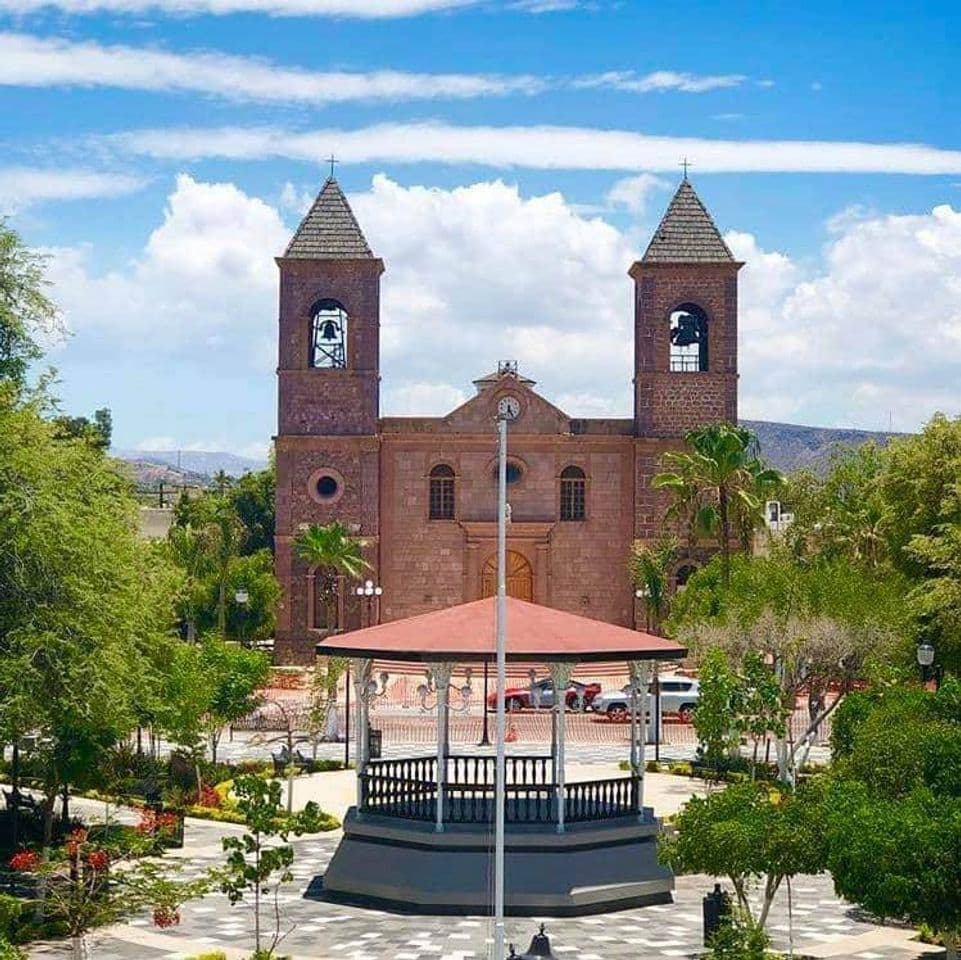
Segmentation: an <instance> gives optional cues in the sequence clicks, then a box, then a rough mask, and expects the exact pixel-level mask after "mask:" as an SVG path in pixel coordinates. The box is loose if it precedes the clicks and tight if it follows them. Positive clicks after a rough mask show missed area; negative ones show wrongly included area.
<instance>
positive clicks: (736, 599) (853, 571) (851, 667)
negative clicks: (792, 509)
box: [669, 550, 911, 782]
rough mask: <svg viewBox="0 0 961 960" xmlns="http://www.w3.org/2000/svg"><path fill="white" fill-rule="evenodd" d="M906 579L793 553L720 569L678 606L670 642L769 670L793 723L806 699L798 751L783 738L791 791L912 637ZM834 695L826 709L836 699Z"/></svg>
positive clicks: (709, 570) (782, 766) (704, 574)
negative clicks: (858, 692)
mask: <svg viewBox="0 0 961 960" xmlns="http://www.w3.org/2000/svg"><path fill="white" fill-rule="evenodd" d="M904 593H905V585H904V581H903V579H902V578H901V577H899V576H898V575H896V574H893V573H890V572H887V571H884V570H873V569H871V568H866V567H857V566H854V565H853V564H851V563H850V562H848V561H845V560H836V561H828V560H816V561H812V562H799V561H798V560H797V559H795V558H794V557H793V556H791V555H790V554H789V553H788V552H787V551H781V550H774V551H773V552H772V553H771V554H770V556H767V557H746V556H739V557H736V558H734V559H733V560H732V561H731V565H730V568H729V571H727V573H726V572H725V570H724V568H723V565H722V562H721V560H720V559H717V560H714V561H712V562H711V563H710V564H708V565H707V566H706V567H704V568H702V569H701V570H699V571H698V572H697V573H696V574H695V575H694V576H693V577H692V578H691V580H690V581H689V582H688V586H687V589H686V590H685V591H684V592H683V593H682V594H681V595H679V596H678V597H677V598H676V599H675V601H674V606H673V610H672V614H671V620H670V623H669V629H670V632H671V634H672V636H675V637H677V638H678V639H679V640H681V641H682V642H684V643H685V644H687V645H688V646H690V647H691V648H692V650H693V651H694V653H695V654H696V655H700V656H703V655H704V654H705V653H706V652H707V651H709V650H711V649H712V648H714V647H720V648H722V649H724V650H725V651H726V652H727V653H728V655H729V656H730V657H731V659H732V662H735V663H737V664H742V663H743V662H744V657H745V655H746V654H748V653H754V654H757V655H759V656H760V657H761V658H762V660H763V662H764V663H766V664H770V665H771V667H772V669H773V671H774V676H775V677H776V678H777V681H778V684H779V686H780V689H781V697H782V706H783V710H784V713H785V715H788V714H790V713H791V712H792V711H793V709H794V704H795V701H796V698H797V697H798V696H799V695H800V694H801V693H802V692H807V693H808V697H809V704H810V723H809V725H808V727H807V730H806V731H805V732H804V733H803V734H802V736H801V737H799V738H798V739H797V740H796V741H795V742H794V743H793V744H792V743H789V742H788V740H787V738H786V736H785V735H781V736H778V737H777V740H776V746H777V758H778V768H779V775H780V776H781V778H782V779H783V780H785V781H787V782H793V781H794V780H795V778H796V776H797V772H798V770H799V768H800V767H801V766H802V765H803V764H804V762H805V760H806V758H807V756H808V754H809V752H810V749H811V746H812V745H813V743H814V740H815V737H816V735H817V731H818V730H819V729H820V728H821V726H822V724H823V723H824V722H825V720H826V719H827V717H828V716H829V715H830V714H831V712H832V711H833V710H834V709H835V708H836V706H837V705H838V704H839V703H840V702H841V700H842V699H843V697H844V696H845V694H846V693H847V692H848V691H849V690H850V687H851V684H852V682H853V681H854V680H856V679H859V678H861V677H863V676H865V675H866V674H867V672H868V671H869V669H870V667H871V665H872V663H873V662H877V661H882V662H883V661H885V660H887V659H889V658H890V657H891V656H892V655H893V653H894V652H895V651H897V650H898V649H899V648H900V647H901V646H902V645H903V644H904V643H905V642H906V639H905V638H906V637H908V636H909V635H910V632H911V619H910V616H909V614H908V611H906V609H905V604H904ZM832 689H833V690H835V691H836V694H835V697H834V699H833V700H832V701H831V702H828V691H830V690H832Z"/></svg>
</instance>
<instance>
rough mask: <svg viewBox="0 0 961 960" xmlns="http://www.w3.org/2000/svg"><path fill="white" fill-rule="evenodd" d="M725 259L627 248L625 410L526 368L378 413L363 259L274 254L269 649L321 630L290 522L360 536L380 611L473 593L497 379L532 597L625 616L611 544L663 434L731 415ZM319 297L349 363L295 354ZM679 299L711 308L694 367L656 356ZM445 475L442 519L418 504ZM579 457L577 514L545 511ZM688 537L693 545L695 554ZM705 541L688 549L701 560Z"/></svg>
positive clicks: (650, 522) (622, 543)
mask: <svg viewBox="0 0 961 960" xmlns="http://www.w3.org/2000/svg"><path fill="white" fill-rule="evenodd" d="M738 268H739V264H719V265H718V264H713V265H695V266H670V265H658V266H656V267H652V266H648V265H644V266H640V265H637V264H636V265H635V267H634V268H632V271H631V274H632V276H634V278H635V282H636V355H635V359H636V376H635V405H636V408H635V419H634V421H633V428H632V426H631V422H630V421H629V422H627V423H625V422H624V421H615V420H611V421H591V420H574V421H572V420H571V419H570V417H569V416H568V415H567V414H566V413H565V412H564V411H561V410H560V409H558V408H557V407H556V406H554V405H553V404H551V403H549V402H548V401H547V400H545V399H544V398H542V397H540V396H538V395H537V394H535V393H534V392H533V391H532V390H531V389H530V388H529V387H527V386H525V385H524V384H522V383H520V382H518V381H515V380H512V379H508V380H505V381H502V383H500V384H497V385H496V386H493V387H489V388H487V389H486V390H485V391H484V392H483V393H482V394H480V395H478V396H475V397H474V398H472V399H471V400H470V401H468V402H467V403H465V404H464V405H462V406H461V407H459V408H458V409H457V410H454V411H452V412H451V413H450V414H448V415H447V416H446V417H439V418H407V419H392V420H388V421H380V420H379V419H378V391H379V360H378V351H379V276H380V272H381V271H382V269H383V265H382V264H381V262H380V261H379V260H368V261H307V262H297V261H282V262H281V299H280V304H281V308H280V366H279V369H278V377H279V436H278V438H277V446H276V450H277V474H278V478H277V574H278V577H279V578H280V581H281V585H282V588H283V599H282V601H281V604H280V609H279V610H278V630H277V648H276V657H277V659H278V660H279V661H281V662H310V661H312V659H313V648H314V644H315V642H316V640H317V639H319V635H318V634H316V633H315V632H312V631H311V625H310V624H309V623H308V613H309V606H310V605H309V599H308V596H307V590H308V579H307V577H308V570H307V567H306V565H305V564H304V563H303V562H302V561H300V560H299V559H298V558H297V557H296V556H295V555H294V551H293V548H292V542H293V538H294V537H295V536H296V533H297V531H298V528H299V526H300V525H302V524H309V523H327V522H330V521H331V520H339V521H341V522H344V523H346V524H348V525H349V526H352V527H353V529H355V530H356V532H357V533H359V534H360V535H361V536H363V537H365V538H367V539H368V541H369V546H368V549H367V555H368V558H369V559H370V562H371V563H372V566H373V570H372V573H371V576H373V577H374V578H375V579H377V580H378V581H379V582H380V584H381V586H382V587H383V588H384V595H383V600H382V601H381V608H380V616H381V619H382V620H384V621H388V620H395V619H399V618H403V617H408V616H412V615H415V614H418V613H423V612H426V611H429V610H434V609H440V608H443V607H446V606H450V605H452V604H455V603H461V602H464V601H467V600H472V599H476V598H477V597H479V596H480V595H481V583H482V570H483V567H484V564H485V562H486V561H487V560H488V559H489V558H490V557H491V556H492V555H493V554H494V552H495V549H496V539H495V537H496V489H497V487H496V480H495V468H496V454H497V441H496V432H495V427H494V416H495V411H496V406H497V401H498V399H499V398H500V397H501V396H503V395H504V394H505V393H511V394H513V395H514V396H516V397H518V398H519V399H520V400H521V415H520V417H519V419H518V420H517V422H516V423H514V424H512V425H511V429H510V440H509V451H510V456H511V457H512V458H513V459H515V460H516V461H517V462H518V463H519V465H520V467H521V469H522V471H523V476H522V479H521V481H520V482H519V483H517V484H515V485H511V486H510V487H509V488H508V499H509V501H510V504H511V508H512V523H511V526H510V528H509V531H508V549H509V550H512V551H515V552H517V553H519V554H520V555H522V556H523V557H524V558H526V559H527V561H528V562H529V564H530V566H531V569H532V575H533V576H532V586H533V597H534V600H535V602H538V603H544V604H548V605H550V606H554V607H557V608H559V609H564V610H569V611H571V612H574V613H579V614H582V615H585V616H588V617H594V618H596V619H600V620H605V621H608V622H613V623H619V624H623V625H627V626H631V625H633V624H634V622H635V602H634V596H633V588H632V586H631V583H630V580H629V577H628V575H627V558H628V554H629V550H630V545H631V541H632V539H634V538H639V539H651V538H653V537H654V536H656V534H657V532H658V530H659V529H660V526H661V523H662V518H663V515H664V512H665V510H666V509H667V507H668V505H669V503H670V496H669V495H668V494H667V493H665V492H663V491H656V490H654V489H652V487H651V478H652V477H653V475H654V474H655V473H657V472H658V470H659V469H660V458H661V456H662V455H663V453H664V452H665V451H666V450H669V449H674V448H677V447H678V446H679V441H678V439H677V438H679V437H680V436H681V435H682V434H683V433H684V431H686V430H688V429H690V428H692V427H695V426H698V425H700V424H702V423H705V422H708V421H712V420H717V419H721V418H725V419H735V418H736V416H737V270H738ZM323 297H331V298H333V299H337V300H339V301H340V302H341V303H343V304H344V306H345V308H346V309H347V311H348V313H349V316H350V326H349V334H348V369H347V370H346V371H335V370H312V369H310V368H309V366H308V363H307V350H308V344H309V332H310V311H311V307H312V306H313V304H314V303H316V302H317V300H318V299H321V298H323ZM684 302H695V303H697V304H699V305H700V306H702V308H703V309H704V310H705V311H706V312H707V314H708V316H709V318H710V325H709V337H710V345H709V346H710V370H709V372H707V373H696V374H672V373H670V372H669V316H670V313H671V311H672V310H673V309H674V308H675V307H676V306H677V305H679V304H680V303H684ZM438 463H447V464H449V465H450V466H451V467H453V469H454V472H455V475H456V504H457V507H456V519H455V520H443V521H435V520H430V519H429V517H428V496H429V479H428V474H429V472H430V469H431V468H432V467H433V466H434V465H436V464H438ZM571 464H574V465H577V466H580V467H581V468H582V469H583V470H584V472H585V474H586V475H587V518H586V520H584V521H576V522H562V521H560V520H559V516H558V514H559V501H560V496H559V495H560V479H559V477H560V472H561V470H563V469H564V467H566V466H568V465H571ZM322 468H328V469H331V470H333V471H336V473H337V474H338V475H339V476H340V477H341V479H342V481H343V484H342V485H343V492H342V495H341V496H340V497H339V498H338V499H337V500H336V501H334V502H326V503H323V502H318V501H317V499H316V498H315V497H313V496H311V493H310V485H311V482H312V480H313V478H315V476H316V474H317V471H319V470H321V469H322ZM702 555H703V556H702ZM706 555H707V554H706V552H705V551H699V552H697V556H698V559H699V560H702V561H703V559H704V557H705V556H706Z"/></svg>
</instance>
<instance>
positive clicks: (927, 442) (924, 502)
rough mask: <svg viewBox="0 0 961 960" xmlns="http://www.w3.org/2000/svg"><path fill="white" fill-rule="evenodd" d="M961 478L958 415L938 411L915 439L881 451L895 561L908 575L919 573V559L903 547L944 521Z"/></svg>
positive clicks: (960, 420)
mask: <svg viewBox="0 0 961 960" xmlns="http://www.w3.org/2000/svg"><path fill="white" fill-rule="evenodd" d="M959 476H961V417H958V418H955V419H949V418H948V417H945V416H944V415H943V414H940V413H939V414H936V415H935V416H934V417H932V419H931V420H930V421H929V422H928V424H927V425H926V426H925V428H924V430H923V431H922V432H921V433H920V434H918V435H917V436H913V437H902V438H898V439H896V440H892V441H891V443H890V444H889V446H888V447H887V449H886V451H885V469H884V474H883V476H882V478H881V490H882V493H883V496H884V499H885V503H886V504H887V506H888V509H889V510H890V513H891V520H890V534H891V540H892V544H893V546H894V548H895V556H894V562H895V563H896V564H898V565H899V566H900V567H901V568H902V569H904V570H905V572H907V573H908V574H910V575H913V576H918V577H923V576H925V575H927V573H928V569H927V565H926V562H925V560H924V558H923V557H919V556H915V555H911V554H910V553H908V552H906V548H907V547H908V545H909V544H910V543H911V541H912V540H913V539H914V538H915V537H916V536H928V535H930V534H931V533H933V532H934V531H935V530H936V529H937V528H938V527H939V526H941V524H943V523H944V506H945V501H946V500H948V499H950V498H951V496H952V495H953V491H955V490H956V487H957V484H958V477H959Z"/></svg>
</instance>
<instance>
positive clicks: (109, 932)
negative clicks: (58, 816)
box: [31, 760, 943, 960]
mask: <svg viewBox="0 0 961 960" xmlns="http://www.w3.org/2000/svg"><path fill="white" fill-rule="evenodd" d="M615 767H616V764H615V763H614V762H613V761H611V760H608V761H607V762H606V763H604V764H597V763H586V762H583V761H580V762H573V763H571V764H569V766H568V776H569V777H570V778H571V779H577V778H581V777H604V776H609V775H611V774H612V772H613V768H615ZM692 786H694V787H697V786H698V785H697V782H696V781H695V782H692V781H690V780H687V779H686V778H681V777H670V776H666V775H649V776H648V777H647V801H648V802H649V803H653V805H654V807H655V809H656V810H657V812H658V813H659V814H661V815H666V814H668V813H671V812H674V811H676V810H677V809H678V808H679V806H680V805H681V804H683V802H684V801H685V800H686V799H687V797H688V796H689V795H690V792H691V789H692ZM353 795H354V778H353V774H352V773H351V772H350V771H346V772H338V773H328V774H317V775H314V776H313V777H309V778H299V779H298V781H297V793H296V794H295V797H296V798H297V802H298V804H299V803H301V802H304V801H305V800H306V799H317V800H318V801H319V802H321V803H322V805H323V806H324V807H325V809H328V810H330V811H331V812H333V813H336V814H337V815H338V816H340V815H342V814H343V812H344V811H345V809H346V807H347V806H348V805H349V804H350V803H351V802H352V801H353ZM75 805H76V806H77V807H78V808H82V809H83V812H84V814H85V815H96V814H98V813H102V810H103V806H102V804H93V803H91V802H89V801H80V800H78V801H76V803H75ZM131 816H132V815H131ZM239 832H240V828H238V827H233V826H230V825H224V824H216V823H211V822H206V821H198V820H189V821H188V826H187V835H186V846H185V848H184V849H183V850H182V851H178V852H177V855H178V858H179V859H180V860H181V862H182V863H183V876H185V877H190V876H199V875H200V874H202V873H203V872H204V871H205V870H206V869H207V868H208V867H211V866H214V865H219V864H222V863H223V851H222V848H221V842H220V841H221V837H222V836H224V835H226V834H237V833H239ZM339 840H340V832H339V831H335V832H332V833H327V834H320V835H317V836H311V837H305V838H301V839H299V840H296V841H295V843H294V846H295V849H296V861H295V866H294V873H295V880H294V882H293V883H291V884H290V885H289V887H288V888H287V890H286V892H285V893H284V895H283V897H282V909H283V914H284V923H285V927H284V929H285V930H286V929H290V931H291V932H290V933H289V935H288V936H287V937H286V939H285V940H284V942H283V948H282V952H283V953H284V954H286V955H289V956H291V957H292V958H294V960H320V958H323V960H485V958H487V957H488V956H489V953H490V949H491V936H492V931H491V925H490V922H489V920H488V919H487V918H485V917H471V916H465V917H432V916H409V915H402V914H396V913H388V912H383V911H375V910H363V909H360V908H354V907H344V906H340V905H336V904H331V903H325V902H323V901H321V900H317V899H313V898H312V896H311V895H310V894H311V893H312V892H313V890H314V889H316V887H317V878H318V877H320V876H322V875H323V873H324V870H325V869H326V865H327V863H328V861H329V860H330V857H331V856H332V855H333V852H334V850H335V848H336V846H337V843H338V841H339ZM712 883H713V881H712V880H711V879H710V878H707V877H681V878H679V879H678V883H677V891H676V896H675V900H676V902H675V903H674V904H673V905H666V906H654V907H646V908H643V909H636V910H627V911H622V912H618V913H611V914H605V915H600V916H594V917H581V918H568V919H560V918H558V919H554V918H551V917H543V918H536V919H528V918H514V919H509V920H508V923H507V933H508V938H509V940H511V941H513V942H514V943H515V945H516V946H517V948H518V952H524V951H526V950H527V947H528V944H529V942H530V937H531V936H532V934H533V933H534V932H535V931H536V924H537V921H538V920H544V921H545V922H546V923H547V929H548V933H549V935H550V936H551V942H552V946H553V948H554V951H555V953H556V954H557V956H558V957H560V958H562V960H565V958H568V957H569V958H570V960H655V958H656V960H661V958H671V957H675V958H676V957H695V956H697V955H698V953H699V952H700V951H701V950H702V945H701V897H702V896H703V895H704V893H705V892H707V891H708V890H709V889H711V886H712ZM792 894H793V898H792V899H793V903H792V915H793V945H794V954H795V955H796V956H799V957H801V956H806V957H823V958H829V957H838V958H846V957H852V958H858V960H914V958H917V957H921V956H923V955H925V954H926V953H932V952H933V953H938V952H940V953H941V954H943V951H938V950H937V948H934V949H933V950H932V948H930V947H928V948H926V947H924V946H923V945H921V944H918V943H917V942H914V941H912V940H911V939H910V937H911V935H912V931H910V930H904V929H900V928H898V927H894V926H883V927H882V926H878V925H876V924H874V923H872V922H871V921H870V920H869V919H867V918H865V917H862V916H861V915H860V914H859V913H858V912H857V911H856V910H855V909H853V908H852V907H851V906H850V905H848V904H846V903H844V902H843V901H841V900H839V899H838V898H837V897H835V896H834V893H833V889H832V885H831V881H830V878H829V877H827V876H820V877H798V878H797V879H796V880H795V882H794V884H793V885H792ZM769 929H770V932H771V934H772V935H773V937H774V941H775V947H776V948H778V949H780V950H783V951H784V952H785V953H787V952H788V949H789V946H790V934H791V924H789V919H788V902H787V891H786V890H782V892H781V894H780V895H779V897H778V899H777V901H776V903H775V906H774V908H773V911H772V916H771V919H770V921H769ZM252 936H253V923H252V914H251V911H250V908H249V907H248V906H247V905H245V904H240V905H237V906H233V907H232V906H231V905H230V904H229V903H228V901H227V899H226V897H224V896H223V895H221V894H211V895H209V896H208V897H206V898H205V899H204V900H202V901H199V902H195V903H192V904H188V905H187V906H186V907H185V908H184V910H183V919H182V923H181V925H180V926H179V927H174V928H171V929H168V930H158V929H155V928H154V927H153V926H152V925H151V923H150V921H149V920H148V919H146V918H144V919H137V920H134V921H132V922H130V923H128V924H123V925H118V926H115V927H112V928H109V929H106V930H102V931H99V932H97V933H96V934H95V935H94V936H93V937H92V938H91V942H92V949H91V956H92V957H93V958H94V960H182V958H184V957H188V956H191V955H194V954H197V953H202V952H204V951H211V950H223V951H224V952H225V953H226V955H227V957H228V958H229V960H242V958H244V957H247V956H249V954H250V952H251V950H252V943H253V939H252ZM68 955H69V953H68V950H67V949H66V948H65V946H64V945H63V944H50V945H40V946H37V947H35V948H34V949H33V951H32V952H31V957H35V958H45V960H54V958H56V960H62V958H66V957H67V956H68Z"/></svg>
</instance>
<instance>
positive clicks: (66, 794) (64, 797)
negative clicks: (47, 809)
mask: <svg viewBox="0 0 961 960" xmlns="http://www.w3.org/2000/svg"><path fill="white" fill-rule="evenodd" d="M60 822H61V823H62V824H63V829H64V830H66V829H67V824H69V823H70V785H69V784H66V783H65V784H64V785H63V793H62V794H61V795H60Z"/></svg>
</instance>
